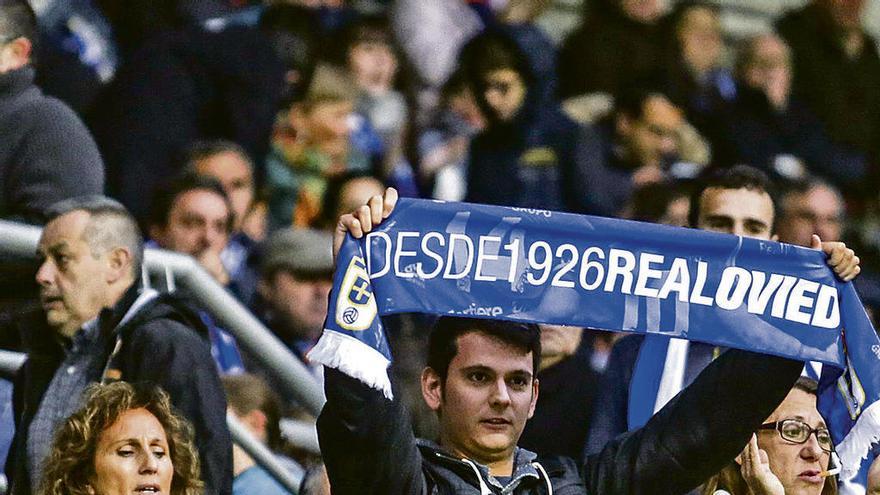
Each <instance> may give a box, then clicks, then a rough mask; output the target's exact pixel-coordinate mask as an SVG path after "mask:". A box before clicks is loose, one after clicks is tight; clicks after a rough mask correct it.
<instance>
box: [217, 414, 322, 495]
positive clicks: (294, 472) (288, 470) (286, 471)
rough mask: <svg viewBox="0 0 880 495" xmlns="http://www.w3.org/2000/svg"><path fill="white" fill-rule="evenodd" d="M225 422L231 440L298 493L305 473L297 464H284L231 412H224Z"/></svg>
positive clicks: (295, 493) (294, 494)
mask: <svg viewBox="0 0 880 495" xmlns="http://www.w3.org/2000/svg"><path fill="white" fill-rule="evenodd" d="M226 424H227V425H228V426H229V433H230V434H231V435H232V441H233V442H235V444H236V445H238V446H239V447H241V448H242V449H243V450H244V451H245V452H247V454H248V455H249V456H251V458H253V459H254V461H255V462H256V463H257V464H259V465H260V467H262V468H263V469H265V470H266V472H267V473H269V474H270V475H271V476H272V477H273V478H275V481H277V482H278V483H281V485H282V486H284V488H286V489H287V491H289V492H290V493H292V494H293V495H297V494H298V493H299V486H300V484H301V483H302V480H303V478H304V477H305V475H306V472H305V470H304V469H303V468H302V467H300V466H299V465H295V466H285V465H284V464H282V463H281V462H280V461H279V460H278V458H277V457H276V456H275V454H274V453H273V452H272V451H271V450H269V448H268V447H266V446H265V445H264V444H263V442H261V441H259V440H257V439H256V438H254V436H253V435H251V433H250V432H249V431H248V430H247V428H246V427H245V426H244V425H243V424H241V422H240V421H239V420H238V419H237V418H236V417H235V416H234V415H233V414H232V413H227V414H226Z"/></svg>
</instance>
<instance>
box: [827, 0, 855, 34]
mask: <svg viewBox="0 0 880 495" xmlns="http://www.w3.org/2000/svg"><path fill="white" fill-rule="evenodd" d="M821 4H822V5H823V6H824V7H825V9H826V10H827V11H828V14H829V15H830V16H831V20H832V21H834V24H835V25H837V26H838V27H840V28H841V29H861V27H862V11H864V9H865V0H822V1H821Z"/></svg>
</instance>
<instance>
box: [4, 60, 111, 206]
mask: <svg viewBox="0 0 880 495" xmlns="http://www.w3.org/2000/svg"><path fill="white" fill-rule="evenodd" d="M103 191H104V163H103V161H102V160H101V155H100V153H99V152H98V147H97V145H96V144H95V141H94V139H92V136H91V134H90V133H89V131H88V129H86V127H85V125H84V124H83V123H82V121H81V120H80V119H79V118H78V117H77V116H76V114H75V113H74V112H73V110H71V109H70V108H68V107H67V105H65V104H64V103H62V102H61V101H59V100H56V99H55V98H51V97H48V96H45V95H43V93H42V91H40V89H39V88H38V87H37V86H35V85H34V70H33V68H31V67H24V68H21V69H17V70H13V71H10V72H6V73H3V74H0V217H2V218H12V219H16V220H24V221H30V222H41V221H42V220H43V213H44V212H45V210H46V208H47V207H48V206H50V205H51V204H53V203H55V202H56V201H59V200H61V199H65V198H70V197H74V196H80V195H86V194H101V193H103Z"/></svg>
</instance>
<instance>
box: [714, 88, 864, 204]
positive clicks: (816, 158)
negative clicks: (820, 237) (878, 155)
mask: <svg viewBox="0 0 880 495" xmlns="http://www.w3.org/2000/svg"><path fill="white" fill-rule="evenodd" d="M719 113H720V114H721V115H722V117H721V118H720V119H719V120H720V121H721V122H722V123H723V129H722V132H720V133H718V136H719V138H720V139H719V140H718V141H717V142H716V143H715V146H716V149H715V156H716V158H717V160H718V163H719V164H720V165H725V166H730V165H734V164H737V163H749V164H752V165H754V166H756V167H758V168H761V169H763V170H764V171H766V172H768V173H770V174H771V175H774V176H777V177H778V176H780V175H782V176H783V177H785V174H784V172H783V171H781V170H780V169H779V168H778V165H777V159H778V158H779V157H782V156H785V155H791V156H794V157H796V158H798V159H799V160H801V161H802V162H803V163H804V165H805V167H806V169H807V171H808V172H809V173H810V174H811V175H818V176H821V177H824V178H825V179H826V180H828V181H830V182H832V183H834V184H835V185H837V186H838V187H841V188H847V187H852V186H858V185H859V183H860V182H861V181H862V180H864V178H865V174H866V173H867V168H868V167H867V160H866V158H865V156H864V155H863V154H860V153H857V152H855V151H853V150H850V149H847V148H844V147H842V146H839V145H837V143H835V142H833V141H832V140H831V139H830V138H829V137H828V135H827V134H826V133H825V128H824V126H823V125H822V123H821V122H820V121H819V120H818V119H817V118H816V117H815V116H813V114H812V113H811V112H810V111H809V110H807V108H806V107H805V106H803V105H802V104H801V102H800V101H799V100H798V99H797V98H791V99H790V101H789V103H788V106H787V107H786V108H785V109H784V110H781V111H777V110H775V109H774V108H773V106H772V105H771V104H770V102H769V101H768V100H767V97H766V96H765V95H764V93H763V92H760V91H757V90H754V89H751V88H748V87H746V86H745V85H741V86H740V88H739V90H738V91H737V97H736V100H734V102H733V103H732V104H731V105H729V106H728V108H727V109H726V111H724V112H719Z"/></svg>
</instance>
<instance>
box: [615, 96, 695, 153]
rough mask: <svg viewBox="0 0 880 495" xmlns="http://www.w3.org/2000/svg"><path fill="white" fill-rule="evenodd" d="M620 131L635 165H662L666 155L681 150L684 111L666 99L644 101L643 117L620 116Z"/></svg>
mask: <svg viewBox="0 0 880 495" xmlns="http://www.w3.org/2000/svg"><path fill="white" fill-rule="evenodd" d="M619 119H620V120H619V124H618V131H619V133H620V134H621V137H622V138H623V141H624V145H625V146H626V148H627V152H628V154H629V155H630V157H632V159H634V160H635V162H636V163H635V165H636V166H639V167H641V166H655V167H657V166H660V165H662V164H663V159H664V157H668V156H673V155H675V154H676V153H677V152H678V133H679V130H680V129H681V126H682V124H683V123H684V118H683V117H682V115H681V111H680V110H679V109H678V108H677V107H676V106H675V105H673V104H672V103H670V102H669V100H667V99H666V98H664V97H662V96H652V97H650V98H648V99H646V100H645V102H644V105H643V109H642V116H641V117H640V118H638V119H633V118H630V117H628V116H626V115H622V116H620V117H619Z"/></svg>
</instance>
